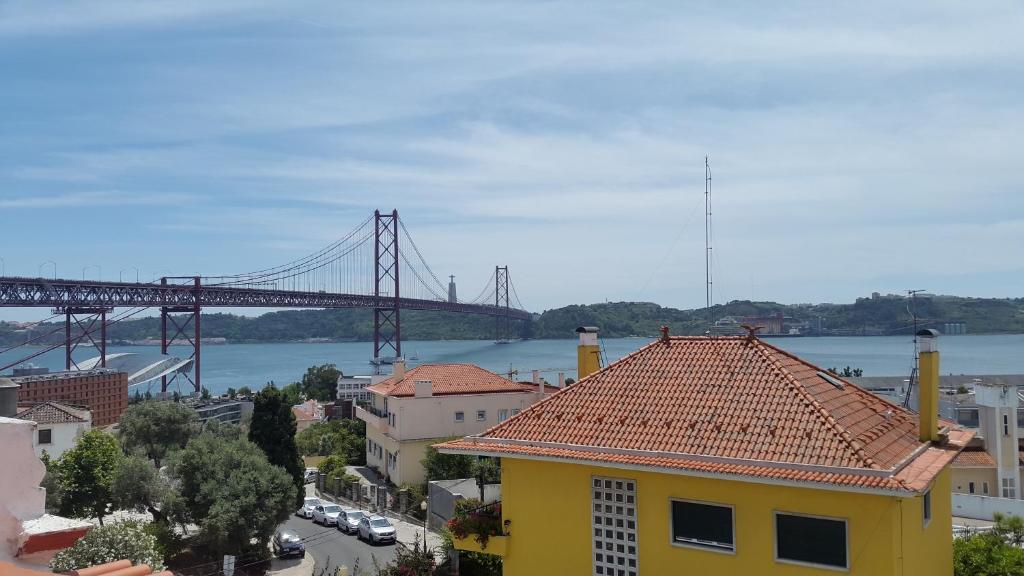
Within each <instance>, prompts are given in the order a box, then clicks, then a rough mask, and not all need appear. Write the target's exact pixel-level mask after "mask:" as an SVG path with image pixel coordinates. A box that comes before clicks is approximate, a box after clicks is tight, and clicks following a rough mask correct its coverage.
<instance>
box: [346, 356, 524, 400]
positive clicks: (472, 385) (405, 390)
mask: <svg viewBox="0 0 1024 576" xmlns="http://www.w3.org/2000/svg"><path fill="white" fill-rule="evenodd" d="M418 380H430V382H431V383H432V385H433V395H434V396H448V395H455V394H499V393H508V392H531V391H536V386H533V385H525V384H519V383H516V382H513V381H511V380H508V379H506V378H502V377H501V376H498V375H497V374H495V373H494V372H488V371H487V370H484V369H483V368H480V367H479V366H474V365H472V364H423V365H421V366H417V367H415V368H413V369H411V370H408V371H407V372H406V373H405V375H404V376H403V377H402V378H399V379H397V380H396V379H395V377H394V376H392V377H391V378H388V379H387V380H383V381H381V382H379V383H377V384H374V385H373V386H367V387H366V389H367V390H369V391H371V392H375V393H377V394H384V395H386V396H394V397H405V396H414V395H415V393H416V381H418Z"/></svg>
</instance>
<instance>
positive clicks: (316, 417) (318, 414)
mask: <svg viewBox="0 0 1024 576" xmlns="http://www.w3.org/2000/svg"><path fill="white" fill-rule="evenodd" d="M292 414H294V415H295V433H296V434H298V433H300V432H302V431H303V430H305V429H307V428H309V427H310V426H312V425H313V424H316V423H318V422H323V421H324V420H326V413H325V410H324V407H323V406H321V405H320V403H319V402H317V401H316V400H306V401H305V402H303V403H302V404H299V405H297V406H292Z"/></svg>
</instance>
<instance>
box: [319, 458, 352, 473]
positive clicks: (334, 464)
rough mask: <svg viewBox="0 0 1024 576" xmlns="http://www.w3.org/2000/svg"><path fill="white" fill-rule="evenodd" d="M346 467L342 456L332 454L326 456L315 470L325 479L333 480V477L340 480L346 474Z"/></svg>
mask: <svg viewBox="0 0 1024 576" xmlns="http://www.w3.org/2000/svg"><path fill="white" fill-rule="evenodd" d="M346 465H347V463H346V462H345V458H344V457H343V456H339V455H337V454H333V455H331V456H328V457H327V458H324V459H323V460H322V461H321V462H320V466H318V467H317V470H318V471H319V472H320V474H322V475H324V476H326V477H327V478H334V477H335V476H337V477H339V478H341V477H343V476H345V474H346V471H345V466H346Z"/></svg>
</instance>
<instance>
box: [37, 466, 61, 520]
mask: <svg viewBox="0 0 1024 576" xmlns="http://www.w3.org/2000/svg"><path fill="white" fill-rule="evenodd" d="M39 459H40V460H42V461H43V466H46V474H44V475H43V481H42V482H40V484H39V485H40V486H42V487H43V489H44V490H46V511H47V513H49V514H59V513H60V503H61V500H63V499H64V487H63V486H62V485H61V482H60V466H58V463H57V461H56V460H54V459H52V458H50V455H49V454H48V453H47V452H46V450H43V455H42V456H41V457H40V458H39Z"/></svg>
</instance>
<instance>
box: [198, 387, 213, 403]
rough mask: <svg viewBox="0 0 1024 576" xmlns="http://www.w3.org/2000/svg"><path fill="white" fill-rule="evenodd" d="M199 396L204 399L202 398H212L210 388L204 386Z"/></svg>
mask: <svg viewBox="0 0 1024 576" xmlns="http://www.w3.org/2000/svg"><path fill="white" fill-rule="evenodd" d="M199 398H200V399H202V400H209V399H210V389H209V388H207V387H206V386H203V389H202V391H201V392H200V393H199Z"/></svg>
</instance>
